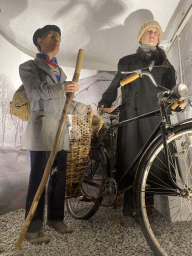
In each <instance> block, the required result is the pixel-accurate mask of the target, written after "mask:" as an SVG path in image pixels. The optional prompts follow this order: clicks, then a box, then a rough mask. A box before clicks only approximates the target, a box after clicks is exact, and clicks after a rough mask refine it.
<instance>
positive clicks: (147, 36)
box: [140, 27, 159, 47]
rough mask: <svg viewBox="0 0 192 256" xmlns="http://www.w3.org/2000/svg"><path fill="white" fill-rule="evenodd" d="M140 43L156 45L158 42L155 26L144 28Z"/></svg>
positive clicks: (157, 32)
mask: <svg viewBox="0 0 192 256" xmlns="http://www.w3.org/2000/svg"><path fill="white" fill-rule="evenodd" d="M140 43H141V45H151V46H154V47H155V46H157V44H158V43H159V30H158V28H156V27H150V28H148V29H146V30H145V32H144V34H143V35H142V37H141V39H140Z"/></svg>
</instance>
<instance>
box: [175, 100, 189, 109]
mask: <svg viewBox="0 0 192 256" xmlns="http://www.w3.org/2000/svg"><path fill="white" fill-rule="evenodd" d="M176 103H177V104H179V108H180V109H184V108H185V106H186V104H187V102H186V100H177V101H176Z"/></svg>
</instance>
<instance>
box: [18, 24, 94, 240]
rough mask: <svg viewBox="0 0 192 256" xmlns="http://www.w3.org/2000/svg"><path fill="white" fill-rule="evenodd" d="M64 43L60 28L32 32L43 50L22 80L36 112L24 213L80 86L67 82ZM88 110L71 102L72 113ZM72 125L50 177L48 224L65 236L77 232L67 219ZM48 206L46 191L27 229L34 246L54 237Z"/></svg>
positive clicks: (29, 134) (27, 139)
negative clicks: (70, 96) (49, 232)
mask: <svg viewBox="0 0 192 256" xmlns="http://www.w3.org/2000/svg"><path fill="white" fill-rule="evenodd" d="M60 42H61V31H60V29H59V27H57V26H55V25H46V26H44V27H43V28H40V29H38V30H37V31H35V33H34V35H33V43H34V44H35V46H36V47H37V48H38V50H39V52H40V53H37V55H36V58H35V60H29V61H27V62H25V63H23V64H21V65H20V67H19V73H20V77H21V80H22V82H23V84H24V87H25V90H26V92H27V95H28V97H29V98H30V99H31V102H30V108H31V115H30V119H29V121H28V125H27V128H26V132H25V136H24V142H23V148H24V149H28V150H29V151H30V159H31V173H30V179H29V187H28V192H27V199H26V213H25V217H26V216H27V214H28V212H29V210H30V207H31V204H32V202H33V199H34V196H35V194H36V191H37V189H38V187H39V184H40V182H41V179H42V176H43V173H44V170H45V167H46V164H47V161H48V159H49V156H50V153H51V151H52V149H53V144H54V140H55V136H56V132H57V129H58V126H59V122H60V119H61V115H62V111H63V107H64V105H65V102H66V94H67V93H69V92H76V91H78V89H79V85H78V83H76V82H74V81H71V82H67V81H66V79H67V77H66V75H65V73H64V72H63V70H62V69H61V67H59V66H58V63H57V59H56V57H55V56H56V54H57V53H58V52H59V48H60ZM87 111H92V108H91V107H90V106H87V105H85V104H82V103H79V102H76V101H72V104H71V107H70V114H73V113H77V114H82V115H85V114H86V113H87ZM69 126H70V123H69V120H67V122H66V125H65V127H64V130H63V133H62V137H61V141H60V144H59V149H58V153H57V156H56V159H55V163H56V162H57V166H58V168H57V171H56V172H55V173H54V174H53V175H51V176H50V179H49V184H48V193H47V194H48V195H47V199H48V200H47V201H48V205H47V224H48V225H49V226H50V227H52V228H54V229H55V230H56V231H57V232H59V233H61V234H64V233H70V232H72V229H71V228H69V227H67V225H66V224H65V223H64V222H63V220H64V200H65V184H66V163H67V151H68V149H69V131H68V127H69ZM55 163H54V164H55ZM44 204H45V191H44V192H43V194H42V196H41V198H40V200H39V204H38V206H37V209H36V212H35V214H34V217H33V219H32V221H31V223H30V225H29V227H28V230H27V233H26V239H28V240H29V242H30V243H33V244H35V243H43V242H45V243H47V242H49V241H50V239H49V237H48V236H46V235H45V234H44V233H43V232H42V224H43V216H44Z"/></svg>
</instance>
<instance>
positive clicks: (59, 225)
mask: <svg viewBox="0 0 192 256" xmlns="http://www.w3.org/2000/svg"><path fill="white" fill-rule="evenodd" d="M47 225H48V226H49V227H51V228H54V229H55V231H57V232H58V233H61V234H67V233H72V232H73V230H72V229H71V228H69V227H67V226H66V225H65V224H64V223H63V222H62V221H60V222H55V221H47Z"/></svg>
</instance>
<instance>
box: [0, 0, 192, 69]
mask: <svg viewBox="0 0 192 256" xmlns="http://www.w3.org/2000/svg"><path fill="white" fill-rule="evenodd" d="M0 2H1V6H0V8H1V13H0V33H1V34H2V35H3V36H4V37H5V38H6V39H7V40H8V41H9V42H11V43H12V44H13V45H14V46H15V47H17V48H18V49H20V50H21V51H23V52H25V53H26V54H28V55H30V56H31V57H34V56H35V54H36V52H37V49H36V47H35V46H34V45H33V43H32V36H33V33H34V31H35V30H36V29H38V28H39V27H43V26H44V25H47V24H55V25H57V26H59V27H60V28H61V32H62V35H61V41H62V42H61V48H60V53H59V54H58V56H57V57H58V59H59V62H60V65H62V66H65V67H74V66H75V61H76V56H77V52H78V50H79V49H80V48H81V49H84V51H85V54H84V61H83V68H84V69H95V70H116V68H117V62H118V60H119V58H121V57H122V56H124V55H127V54H131V53H134V52H135V50H136V49H137V47H138V44H137V34H138V31H139V28H140V26H141V25H142V24H143V23H144V22H145V21H146V20H151V19H155V20H157V21H158V22H159V23H160V24H161V26H162V30H163V41H162V45H163V44H167V42H170V40H171V38H172V37H173V35H174V33H175V31H176V30H177V28H178V26H179V24H180V23H181V21H182V19H183V16H184V15H185V14H186V12H187V10H188V9H189V6H190V4H191V0H185V1H183V0H168V1H167V0H102V1H101V0H81V1H80V0H54V1H53V0H1V1H0Z"/></svg>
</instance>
